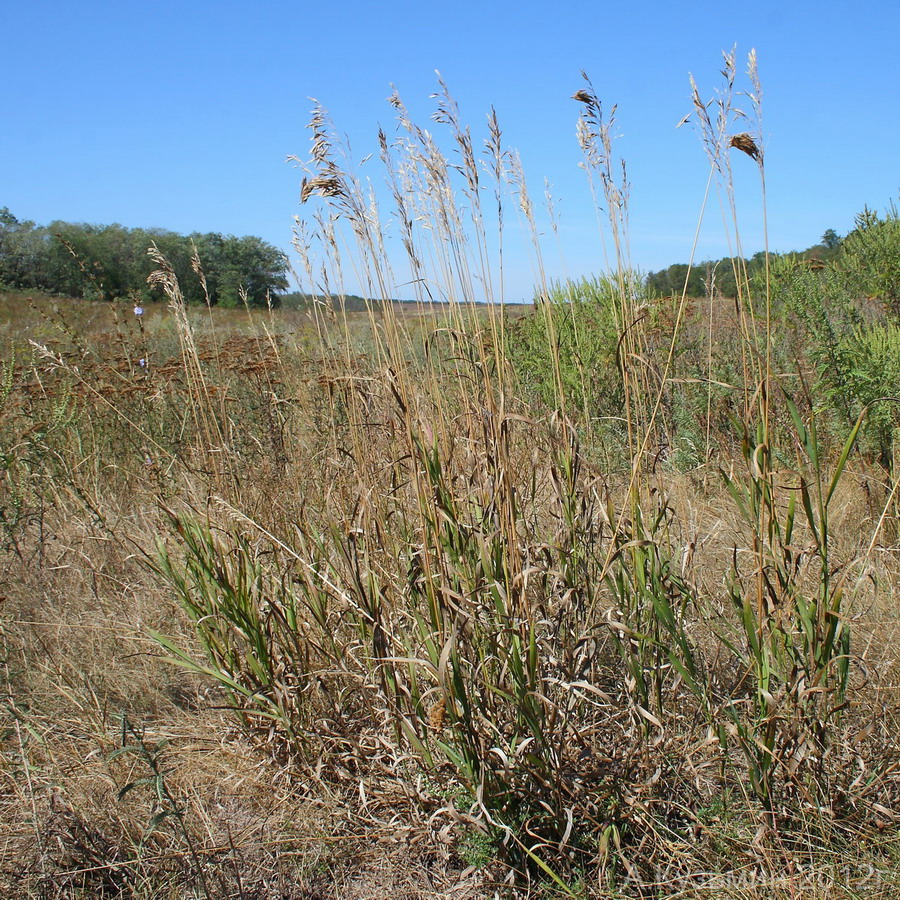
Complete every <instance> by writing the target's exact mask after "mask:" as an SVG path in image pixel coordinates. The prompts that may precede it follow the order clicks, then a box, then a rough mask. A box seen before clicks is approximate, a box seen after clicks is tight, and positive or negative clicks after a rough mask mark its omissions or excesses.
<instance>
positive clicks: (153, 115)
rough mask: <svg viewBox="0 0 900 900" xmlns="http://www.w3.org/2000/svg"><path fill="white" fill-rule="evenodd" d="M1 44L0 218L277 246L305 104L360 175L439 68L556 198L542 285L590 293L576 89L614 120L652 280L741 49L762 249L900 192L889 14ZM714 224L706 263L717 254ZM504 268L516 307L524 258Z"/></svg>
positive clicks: (52, 14)
mask: <svg viewBox="0 0 900 900" xmlns="http://www.w3.org/2000/svg"><path fill="white" fill-rule="evenodd" d="M0 33H2V34H3V37H4V40H3V48H4V49H3V71H2V76H0V206H4V205H6V206H8V207H9V208H10V210H11V211H12V212H13V213H14V214H16V215H17V216H18V217H19V218H22V219H32V220H35V221H37V222H39V223H42V224H43V223H47V222H50V221H51V220H53V219H65V220H70V221H85V222H93V223H99V224H107V223H112V222H119V223H121V224H123V225H127V226H157V227H163V228H169V229H173V230H176V231H183V232H190V231H221V232H225V233H233V234H239V235H240V234H258V235H260V236H262V237H263V238H265V239H266V240H268V241H271V242H272V243H274V244H277V245H279V246H282V247H285V248H287V247H288V246H289V243H290V229H291V224H292V216H293V215H294V214H295V213H298V212H300V208H299V202H298V193H299V180H300V174H299V173H298V171H297V170H296V169H294V168H292V167H291V166H289V165H288V164H286V163H285V157H286V156H288V155H289V154H295V155H298V156H301V157H305V156H306V154H307V149H308V133H307V131H306V129H305V127H304V126H305V125H306V122H307V120H308V112H309V108H310V103H309V101H308V99H307V98H309V97H316V98H317V99H318V100H320V101H321V102H322V103H323V104H324V105H325V106H326V107H327V108H328V109H329V111H330V112H331V115H332V118H333V119H334V121H335V122H336V125H337V127H338V130H339V131H341V132H343V133H346V134H347V135H348V137H349V139H350V141H351V144H352V147H353V151H354V155H356V156H357V157H358V158H362V157H363V156H365V155H366V154H368V153H370V152H373V151H374V152H376V155H377V143H376V132H377V127H378V126H379V125H381V126H383V127H384V128H385V129H386V130H387V131H388V132H389V133H390V132H391V130H392V128H393V115H392V110H391V108H390V107H389V106H388V105H387V103H386V102H385V98H386V97H387V96H388V94H389V92H390V84H391V83H394V84H396V85H397V87H398V89H399V91H400V93H401V95H402V97H403V98H404V100H405V101H406V102H407V104H408V106H409V107H410V109H411V110H412V111H413V113H414V115H415V116H416V118H417V119H418V120H419V121H420V123H421V124H423V125H427V121H426V120H427V118H428V115H429V114H430V112H431V109H432V104H431V103H430V101H429V99H428V97H429V94H430V93H432V91H433V90H435V88H436V82H435V79H434V70H435V69H438V70H440V72H441V73H442V75H443V76H444V78H445V80H446V81H447V82H448V84H449V86H450V88H451V90H452V92H453V93H454V95H455V96H456V98H457V100H458V102H459V104H460V107H461V110H462V114H463V117H464V118H465V119H466V120H467V121H469V122H470V123H471V124H472V126H473V131H474V133H475V136H476V138H477V139H480V138H481V137H483V136H484V129H483V123H484V116H485V114H486V112H487V111H488V110H489V108H490V106H491V105H494V106H495V107H496V109H497V111H498V114H499V117H500V121H501V124H502V126H503V130H504V134H505V136H506V140H507V142H508V143H509V144H510V145H511V146H513V147H516V148H518V149H519V151H520V153H521V156H522V161H523V164H524V168H525V172H526V175H527V176H528V179H529V184H530V187H531V191H532V194H533V196H534V197H535V199H536V200H539V199H540V198H541V197H542V195H543V182H544V178H545V177H546V178H548V179H549V180H550V181H551V182H552V184H553V190H554V193H555V195H556V196H557V197H558V198H559V204H560V210H561V217H562V218H561V221H562V227H563V245H564V247H565V259H564V260H558V259H557V257H556V256H555V253H554V252H553V248H552V245H549V250H548V254H547V255H548V267H549V268H550V269H551V270H552V272H553V273H554V274H562V273H564V272H567V273H569V274H581V273H587V272H591V271H598V270H600V269H602V265H603V264H602V256H601V252H600V247H599V240H598V236H597V230H596V226H595V224H594V217H593V212H592V210H591V207H590V204H589V201H588V198H587V188H586V183H585V181H584V176H583V174H582V173H581V171H580V170H579V169H578V161H579V159H580V151H579V149H578V146H577V143H576V141H575V121H576V117H577V114H578V104H577V103H575V102H574V101H572V100H571V99H570V97H571V95H572V93H573V92H574V91H575V90H577V89H578V88H579V87H580V76H579V72H580V70H581V69H582V68H583V69H585V70H587V72H588V73H589V74H590V76H591V78H592V80H593V82H594V85H595V87H596V89H597V92H598V94H599V95H600V96H601V98H602V99H603V100H604V102H605V103H607V104H612V103H618V104H619V114H618V120H619V131H620V133H621V135H622V137H621V140H620V141H619V142H618V143H617V150H618V152H620V153H621V154H622V155H623V156H624V157H625V158H626V160H627V162H628V166H629V174H630V180H631V182H632V186H633V187H632V205H631V239H632V255H633V258H634V261H635V263H637V264H638V265H639V266H641V267H642V268H644V269H655V268H660V267H663V266H665V265H668V264H669V263H671V262H677V261H683V260H686V259H687V256H688V254H689V251H690V245H691V239H692V235H693V230H694V225H695V222H696V218H697V213H698V210H699V207H700V202H701V199H702V196H703V190H704V187H705V182H706V171H707V168H706V162H705V157H704V156H703V152H702V149H701V147H700V145H699V142H698V140H697V138H696V136H695V134H694V132H693V131H692V130H691V129H689V128H682V129H681V130H676V129H675V125H676V123H677V122H678V120H679V119H680V118H681V117H682V116H683V115H684V114H685V113H686V112H688V110H689V107H690V99H689V87H688V73H689V72H693V73H694V75H695V77H696V78H697V80H698V82H699V84H700V86H701V90H702V92H703V93H704V94H711V92H712V89H713V88H714V87H715V86H716V85H717V84H718V80H719V79H718V70H719V68H720V63H721V55H720V54H721V51H722V50H723V49H727V48H730V47H731V46H732V45H733V44H735V43H736V44H737V45H738V54H739V59H740V61H741V68H743V58H744V57H745V54H746V52H747V51H748V50H750V48H751V47H755V48H756V49H757V52H758V55H759V64H760V72H761V76H762V79H763V86H764V95H765V99H764V117H765V121H764V132H765V136H766V140H767V173H768V174H767V177H768V193H769V230H770V243H771V246H772V248H773V249H776V250H790V249H799V248H803V247H806V246H808V245H809V244H811V243H814V242H816V241H817V240H818V238H819V236H820V235H821V234H822V232H823V231H824V230H825V229H826V228H834V229H836V230H837V231H838V232H840V233H845V232H847V231H848V230H850V229H851V228H852V226H853V216H854V215H855V214H856V213H857V212H859V211H860V210H861V208H862V207H863V205H864V204H868V205H869V206H872V207H875V208H878V209H883V208H884V207H885V206H887V205H888V204H889V203H890V202H891V200H894V199H896V198H897V196H898V189H900V150H898V148H900V64H898V51H897V36H898V35H900V4H898V3H896V2H883V0H882V2H874V0H859V2H855V3H849V4H848V3H845V2H840V3H838V2H834V0H820V2H817V3H806V2H795V0H779V2H772V0H757V2H755V3H733V2H730V0H719V2H717V3H698V2H690V0H686V2H682V3H672V2H659V0H647V2H642V3H636V2H617V3H609V2H605V0H592V2H589V3H584V2H577V0H576V2H569V3H538V2H534V0H519V2H515V3H506V2H484V0H481V2H472V0H461V2H457V3H444V4H434V3H430V2H428V0H419V2H415V3H413V2H408V0H395V2H393V3H373V2H370V0H366V2H360V0H346V2H343V3H337V4H334V5H330V4H314V3H298V2H287V0H285V2H280V3H275V2H269V0H257V2H252V3H251V2H246V0H245V2H231V0H218V2H209V0H181V2H178V3H175V2H171V0H160V2H157V3H153V4H147V3H143V2H142V3H137V2H132V0H120V2H96V0H95V2H91V0H86V2H83V3H69V2H65V3H63V2H47V0H31V2H27V3H24V2H14V0H6V2H5V3H3V4H2V5H0ZM435 127H436V128H437V126H435ZM746 162H747V164H748V168H749V169H751V170H752V169H753V165H752V163H751V162H750V160H749V159H748V160H746ZM367 169H370V177H372V178H373V179H374V180H375V181H380V180H381V174H380V172H379V171H377V170H376V168H375V167H374V166H372V165H371V164H370V166H368V167H367ZM742 194H743V192H742ZM740 201H741V205H742V208H744V209H745V210H746V212H747V219H746V225H745V227H744V242H745V249H746V250H747V252H753V251H754V250H757V249H760V247H761V245H762V235H761V231H760V228H759V224H758V216H757V215H755V210H756V209H757V207H758V198H757V196H756V194H755V193H754V191H753V190H752V189H750V188H748V189H747V191H746V196H743V195H742V196H741V197H740ZM712 213H713V215H711V216H710V217H709V221H710V225H709V227H707V228H706V229H705V230H704V233H703V240H702V243H701V247H700V255H701V257H702V256H712V255H721V254H722V253H723V252H724V251H725V247H724V246H723V244H722V236H721V231H720V229H719V228H717V227H716V219H717V218H718V212H717V210H716V209H715V208H713V209H712ZM509 262H510V265H509V266H508V278H509V279H510V281H511V282H512V290H513V292H514V293H516V292H518V293H520V294H522V295H527V294H528V293H529V291H530V287H529V283H528V282H529V273H530V267H529V265H528V263H527V259H526V257H525V256H524V251H523V254H522V255H521V256H516V255H515V253H514V252H512V255H511V258H510V260H509Z"/></svg>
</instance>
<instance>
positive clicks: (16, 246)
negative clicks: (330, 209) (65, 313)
mask: <svg viewBox="0 0 900 900" xmlns="http://www.w3.org/2000/svg"><path fill="white" fill-rule="evenodd" d="M151 244H155V245H156V246H157V247H158V248H159V250H160V251H161V252H162V254H163V255H164V256H165V257H166V258H167V259H168V260H169V262H170V263H171V265H172V267H173V269H174V270H175V274H176V275H177V276H178V281H179V283H180V285H181V290H182V292H183V294H184V297H185V300H186V301H187V302H188V303H206V302H209V303H210V304H213V305H217V306H225V307H228V306H238V305H240V304H242V303H243V302H244V297H246V301H247V303H249V304H250V305H252V306H265V305H267V304H268V303H269V302H274V303H275V304H277V302H278V299H279V295H280V294H281V293H282V292H284V291H285V290H286V289H287V287H288V280H287V272H288V262H287V257H286V256H285V254H284V253H283V252H282V251H281V250H279V249H278V248H277V247H274V246H273V245H272V244H268V243H266V242H265V241H263V240H262V239H261V238H258V237H253V236H245V237H235V236H234V235H222V234H218V233H209V234H200V233H194V234H189V235H183V234H178V233H176V232H174V231H167V230H165V229H161V228H126V227H124V226H122V225H89V224H85V223H74V222H61V221H57V222H51V223H50V224H49V225H37V224H36V223H34V222H30V221H21V220H19V219H18V218H16V216H14V215H13V214H12V213H11V212H10V210H9V209H8V208H7V207H2V208H0V289H2V288H6V289H10V288H17V289H22V290H34V291H41V292H44V293H48V294H58V295H62V296H67V297H81V298H85V299H91V300H114V299H118V298H122V297H128V298H130V299H133V300H134V301H135V302H138V301H140V302H146V301H148V300H150V299H152V298H153V297H154V296H155V294H154V293H153V289H152V288H150V287H149V286H148V284H147V276H148V275H149V274H150V273H151V272H152V271H153V269H154V267H155V266H154V263H153V261H152V260H151V259H150V258H149V257H148V255H147V249H148V247H150V245H151ZM195 255H196V258H197V259H199V261H200V266H201V270H202V273H203V279H201V278H200V277H199V275H198V274H197V272H196V271H195V269H194V265H193V260H194V258H195ZM204 280H205V288H204Z"/></svg>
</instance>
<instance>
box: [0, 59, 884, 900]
mask: <svg viewBox="0 0 900 900" xmlns="http://www.w3.org/2000/svg"><path fill="white" fill-rule="evenodd" d="M725 73H726V81H725V85H724V88H723V89H722V90H721V91H720V92H719V93H718V94H717V95H716V96H717V98H718V99H717V101H716V103H715V104H713V105H711V106H710V105H707V104H705V103H703V102H701V100H700V95H699V92H697V93H695V118H696V119H697V127H698V129H699V134H700V137H701V144H702V147H703V148H704V150H705V151H706V153H707V155H708V158H709V162H710V173H711V174H710V177H711V179H715V180H717V181H718V182H719V183H720V186H721V188H722V196H723V197H724V198H725V211H726V226H725V227H726V228H730V229H733V230H732V232H731V237H732V238H733V239H734V240H735V242H736V244H735V245H736V246H738V247H739V246H740V242H739V229H738V220H739V215H738V213H739V210H738V209H737V208H736V205H735V201H734V192H733V185H732V174H731V172H732V170H731V167H732V165H735V166H736V165H742V166H744V165H746V166H751V167H756V168H758V170H759V174H760V186H761V194H762V196H763V197H764V189H765V164H764V148H763V147H762V142H761V141H760V140H759V138H758V136H757V137H751V135H750V133H749V132H748V129H749V128H752V123H753V116H752V115H751V117H750V120H749V121H750V124H749V125H748V120H747V119H746V118H745V117H741V120H740V123H739V126H740V133H739V134H737V135H736V128H735V110H734V105H733V100H734V91H735V90H736V88H735V81H736V80H738V79H739V78H740V77H742V76H741V75H740V73H737V71H736V63H735V60H734V57H733V56H731V57H728V56H726V69H725ZM747 77H748V78H749V80H750V86H751V88H752V87H753V86H754V85H755V78H756V74H755V62H754V60H753V58H752V57H751V60H750V66H749V72H748V75H747ZM729 79H730V80H729ZM759 93H760V92H759V91H758V90H757V91H755V94H754V93H753V92H752V91H751V92H750V97H751V98H752V97H753V96H758V95H759ZM575 99H576V100H577V101H578V102H579V104H580V106H581V107H582V110H583V111H582V114H581V119H580V124H579V140H580V142H581V144H582V149H583V151H584V156H585V167H586V170H587V173H588V176H589V177H590V178H591V179H592V184H593V186H594V188H595V190H596V196H597V200H598V206H599V207H600V208H601V210H602V212H603V214H604V215H605V216H606V218H607V224H606V226H605V228H606V247H607V250H608V257H609V260H610V264H609V267H608V269H607V273H606V274H605V275H601V276H597V277H594V278H588V279H583V280H573V281H563V282H552V281H550V280H549V279H547V278H546V277H545V276H544V275H543V272H544V267H543V265H542V262H541V241H540V237H539V235H538V229H537V227H536V226H535V225H534V210H533V206H532V201H531V199H530V197H529V195H528V192H527V189H526V186H525V181H524V177H523V175H522V172H521V168H520V166H519V165H518V162H517V159H516V157H515V156H514V155H512V154H510V153H509V152H508V151H506V149H505V145H504V143H503V139H502V135H501V132H500V129H499V126H498V125H497V123H496V119H493V118H492V119H491V120H490V124H489V129H488V135H487V139H486V141H485V151H486V155H484V154H483V153H482V149H481V148H480V147H476V146H475V145H474V144H473V139H472V137H471V134H470V132H469V131H468V129H467V128H465V127H464V126H463V125H462V124H461V123H460V122H459V121H458V117H457V114H456V110H455V105H454V104H453V102H452V99H451V98H450V97H449V95H447V94H446V93H444V94H442V95H440V96H439V97H438V116H437V119H438V123H439V125H440V126H441V127H442V128H444V129H445V130H446V133H447V134H448V135H449V137H450V145H451V149H450V150H448V151H446V153H445V152H444V151H442V150H440V149H439V147H438V146H437V144H436V143H435V141H434V139H433V138H432V136H431V135H430V134H429V133H428V132H427V131H425V130H423V129H422V128H420V127H419V126H417V125H415V124H414V123H413V122H412V121H410V119H409V117H408V115H407V113H406V110H405V108H404V107H403V104H402V102H401V101H400V99H399V97H396V96H395V98H394V100H393V106H394V108H395V110H396V112H397V116H398V121H399V123H400V125H401V128H402V139H401V140H400V141H399V142H398V143H396V144H389V143H388V141H387V139H386V138H384V136H383V135H382V141H381V149H382V157H383V162H384V164H385V170H386V172H387V178H388V182H389V184H390V185H391V186H392V190H393V198H394V204H395V208H394V210H392V216H393V222H394V227H395V228H398V229H399V230H400V231H401V234H402V241H403V246H404V247H405V248H406V251H407V253H408V256H409V260H408V262H409V267H410V270H411V271H412V273H413V275H414V279H415V283H416V285H417V287H416V291H417V299H416V302H414V303H410V304H396V303H391V302H380V303H377V304H373V306H372V308H371V309H370V310H369V311H367V312H366V311H352V312H350V311H347V310H345V309H344V308H342V304H341V302H340V295H341V292H342V288H341V285H342V273H343V274H346V275H347V277H349V272H350V270H351V269H352V271H353V273H354V278H356V279H357V280H358V281H360V282H361V283H362V284H363V285H364V286H365V287H366V288H367V294H368V295H369V296H371V297H374V298H378V299H379V300H381V301H389V299H390V298H391V297H394V296H397V294H396V292H395V285H394V275H393V274H392V262H391V261H390V260H389V259H388V256H387V254H386V253H385V251H384V240H383V231H382V228H383V226H382V220H381V219H380V218H379V216H378V215H377V212H376V211H375V210H374V208H373V204H372V202H371V200H370V198H369V197H368V195H367V194H366V191H365V190H364V188H363V187H361V185H360V184H359V182H358V181H357V180H356V178H355V176H354V174H353V172H352V171H348V170H347V167H346V165H345V162H344V156H343V155H342V153H341V152H340V147H339V145H338V142H337V139H336V138H335V136H334V133H333V129H332V127H331V125H330V123H329V121H328V119H327V115H326V114H325V112H324V110H322V109H320V108H318V107H317V108H316V110H315V113H314V116H313V121H312V123H311V126H310V127H311V131H312V135H313V145H312V155H311V159H310V160H309V161H308V162H307V163H306V178H305V179H304V182H303V187H302V197H303V200H304V201H305V202H308V203H309V204H319V206H318V207H317V209H318V212H317V213H316V215H315V216H314V217H313V220H312V224H311V225H310V226H309V228H310V229H315V234H314V233H313V231H312V230H307V226H306V225H303V224H302V223H300V222H298V226H297V232H296V242H295V243H296V248H297V251H298V262H297V270H298V273H299V276H300V280H301V283H302V287H301V290H303V291H304V292H307V293H308V294H310V295H317V296H318V297H319V298H320V299H319V300H317V301H315V302H313V303H312V304H311V305H310V307H309V308H308V309H303V310H289V309H269V310H267V309H250V308H247V309H243V310H242V309H240V308H238V309H217V308H215V307H207V306H206V305H204V304H202V303H201V304H198V305H190V304H187V303H185V301H184V293H183V291H182V286H181V285H180V284H179V282H178V279H177V278H176V277H175V274H174V272H173V270H172V268H171V267H170V266H169V264H168V263H167V260H166V259H165V257H164V256H163V255H162V254H160V253H158V252H157V251H155V250H154V249H153V248H150V252H151V257H152V259H153V261H154V273H153V275H152V276H151V282H152V284H153V285H154V286H155V288H156V290H157V292H158V296H159V298H160V299H159V301H158V302H155V303H151V304H147V305H146V307H145V310H144V312H143V315H140V316H138V315H135V313H134V310H133V306H134V303H133V300H132V299H129V298H122V299H121V300H118V301H114V302H104V303H99V302H91V301H88V300H71V299H66V298H61V297H48V296H41V295H35V294H33V293H28V292H15V291H10V292H6V293H2V294H0V351H2V353H0V360H2V373H0V374H2V378H0V525H2V531H0V566H2V585H3V587H2V599H0V647H2V653H0V662H2V666H0V680H2V692H0V693H2V730H0V741H2V743H0V748H2V756H0V763H2V774H3V781H2V793H0V823H2V825H0V893H2V895H3V896H8V897H41V898H48V900H49V898H54V900H56V898H88V897H107V898H120V897H121V898H126V897H127V898H142V900H150V898H154V900H156V898H187V897H192V898H193V897H202V898H225V897H228V898H232V897H233V898H247V900H275V898H279V900H315V898H322V900H325V898H372V900H375V898H382V897H386V896H391V897H394V898H397V900H399V898H425V897H460V898H475V897H494V896H497V897H503V896H508V897H514V896H530V897H542V898H543V897H548V898H549V897H578V898H631V897H641V898H651V897H652V898H661V897H680V898H710V900H712V898H734V900H737V898H741V900H762V898H766V900H770V898H785V900H788V898H790V900H801V898H802V900H824V898H860V897H873V898H885V900H887V898H893V897H896V896H897V894H898V891H900V840H898V824H900V730H898V724H900V723H898V719H900V706H898V689H900V668H898V658H897V652H896V651H897V646H898V639H900V616H898V612H897V610H898V596H897V586H898V583H900V582H898V578H900V558H898V554H900V543H898V542H900V506H898V498H897V488H898V480H897V479H898V470H897V462H896V458H895V454H896V450H897V442H896V434H897V431H896V428H897V422H898V419H897V416H898V408H897V400H896V398H897V397H900V281H898V278H897V274H898V272H900V220H898V218H897V215H896V214H895V213H894V212H889V213H887V214H885V215H876V214H874V213H871V212H869V211H865V212H864V213H863V214H861V216H860V218H859V220H858V222H857V228H856V229H855V230H854V231H853V232H852V233H851V234H849V235H847V236H846V237H845V238H844V239H843V242H842V245H841V248H840V251H839V252H836V253H835V254H834V257H833V259H830V260H829V261H827V262H824V263H821V264H816V265H811V264H809V262H808V261H805V260H799V259H797V258H793V257H790V256H783V257H776V256H774V255H769V254H764V257H763V259H764V264H762V265H758V266H757V267H756V268H755V269H754V270H753V271H750V269H749V268H748V265H747V263H746V262H745V261H744V260H743V259H741V258H740V256H737V257H736V258H735V260H734V261H733V263H731V264H730V265H731V275H732V276H733V283H734V285H735V292H736V295H737V296H735V297H729V296H723V295H722V294H721V293H720V292H719V291H717V289H716V282H715V278H714V273H713V272H712V271H711V272H709V273H708V277H707V279H706V287H707V294H706V296H699V297H698V296H689V295H688V292H687V288H686V286H685V289H684V290H683V291H682V292H680V293H676V294H674V295H672V296H665V297H660V296H654V294H653V293H652V292H651V291H650V290H649V289H648V287H647V285H646V281H645V280H644V279H643V278H642V277H641V276H640V274H639V273H637V272H636V271H635V270H634V269H633V268H632V266H631V264H630V260H629V257H628V251H627V245H628V240H627V220H628V216H627V196H628V189H627V184H625V183H624V182H623V180H622V178H623V176H622V175H621V174H620V172H621V170H620V168H619V165H618V161H617V159H616V158H615V156H614V151H613V143H612V134H613V133H614V130H613V128H612V122H611V121H610V118H609V116H608V115H606V114H605V111H604V109H603V107H602V105H601V103H600V101H599V99H598V98H597V97H596V95H595V94H594V91H593V88H592V87H591V85H590V83H589V82H585V86H584V87H583V88H582V90H580V91H579V92H578V93H577V94H576V97H575ZM750 112H751V113H754V112H755V113H757V114H758V110H754V109H751V110H750ZM754 134H755V132H754ZM747 140H749V141H750V145H749V149H748V145H747ZM751 151H752V152H751ZM485 161H486V162H485ZM482 204H483V206H482ZM505 215H506V216H513V215H518V216H519V220H520V222H522V223H524V227H525V229H526V231H527V230H530V231H531V232H532V233H533V236H534V245H533V246H534V261H535V265H534V267H535V272H536V276H535V277H536V286H535V302H534V303H533V304H531V305H529V306H527V307H523V308H513V307H507V306H506V305H505V304H504V303H503V302H502V301H503V296H504V295H503V286H502V284H503V272H502V266H501V264H500V262H498V260H499V261H502V247H503V240H504V228H508V227H509V226H508V224H507V225H504V222H505V218H504V216H505ZM491 222H492V223H493V224H490V225H489V224H488V223H491ZM313 247H318V248H320V251H321V252H320V254H319V256H318V257H316V255H315V254H314V251H313ZM348 247H349V248H350V249H349V250H348V249H347V248H348ZM498 248H499V251H500V252H499V257H498ZM197 277H198V279H201V280H202V260H199V261H198V265H197ZM483 300H487V301H489V302H488V304H487V305H484V304H482V303H481V302H479V301H483Z"/></svg>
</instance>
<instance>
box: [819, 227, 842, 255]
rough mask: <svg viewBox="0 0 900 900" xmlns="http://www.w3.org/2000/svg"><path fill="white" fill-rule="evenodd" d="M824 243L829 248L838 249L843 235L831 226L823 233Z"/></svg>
mask: <svg viewBox="0 0 900 900" xmlns="http://www.w3.org/2000/svg"><path fill="white" fill-rule="evenodd" d="M822 245H823V246H824V247H825V248H826V249H828V250H836V249H837V248H838V247H840V245H841V236H840V235H839V234H838V233H837V232H836V231H835V230H834V229H833V228H829V229H828V230H827V231H826V232H825V234H823V235H822Z"/></svg>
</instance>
